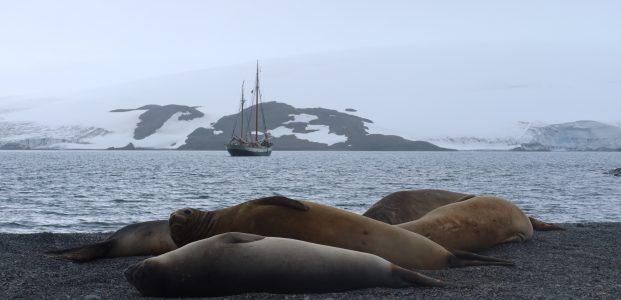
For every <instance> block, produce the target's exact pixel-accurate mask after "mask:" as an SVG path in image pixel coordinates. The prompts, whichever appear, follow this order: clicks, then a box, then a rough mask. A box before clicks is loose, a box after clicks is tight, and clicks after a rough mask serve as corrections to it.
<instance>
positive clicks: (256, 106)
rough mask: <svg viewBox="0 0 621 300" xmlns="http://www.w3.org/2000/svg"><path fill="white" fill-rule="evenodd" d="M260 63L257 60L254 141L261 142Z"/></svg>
mask: <svg viewBox="0 0 621 300" xmlns="http://www.w3.org/2000/svg"><path fill="white" fill-rule="evenodd" d="M259 93H260V91H259V61H258V60H257V77H256V81H255V87H254V97H255V99H256V104H255V107H254V111H255V127H254V140H255V141H259Z"/></svg>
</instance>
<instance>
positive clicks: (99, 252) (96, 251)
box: [45, 240, 114, 262]
mask: <svg viewBox="0 0 621 300" xmlns="http://www.w3.org/2000/svg"><path fill="white" fill-rule="evenodd" d="M113 243H114V240H108V241H103V242H99V243H94V244H90V245H86V246H80V247H74V248H67V249H60V250H52V251H47V252H45V254H46V255H47V257H49V258H53V259H59V260H67V261H73V262H87V261H91V260H95V259H98V258H102V257H105V256H106V255H107V254H108V252H109V251H110V248H111V247H112V244H113Z"/></svg>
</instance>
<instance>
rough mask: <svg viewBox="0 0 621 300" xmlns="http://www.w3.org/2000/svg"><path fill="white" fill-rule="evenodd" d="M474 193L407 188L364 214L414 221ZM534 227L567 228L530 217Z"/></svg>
mask: <svg viewBox="0 0 621 300" xmlns="http://www.w3.org/2000/svg"><path fill="white" fill-rule="evenodd" d="M472 197H474V195H468V194H462V193H455V192H450V191H445V190H433V189H425V190H407V191H399V192H394V193H391V194H389V195H387V196H386V197H384V198H382V199H381V200H380V201H378V202H376V203H375V204H373V206H371V208H369V210H367V211H366V212H365V213H364V214H363V216H366V217H369V218H371V219H375V220H378V221H382V222H384V223H388V224H401V223H405V222H410V221H414V220H416V219H418V218H420V217H422V216H424V215H425V214H426V213H428V212H430V211H432V210H434V209H436V208H438V207H440V206H443V205H447V204H451V203H455V202H459V201H463V200H467V199H470V198H472ZM529 219H530V222H531V224H532V225H533V229H535V230H540V231H549V230H565V229H564V228H562V227H559V226H556V225H554V224H549V223H545V222H543V221H540V220H537V219H535V218H532V217H529Z"/></svg>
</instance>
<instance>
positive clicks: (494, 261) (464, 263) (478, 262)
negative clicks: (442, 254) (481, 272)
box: [449, 250, 515, 268]
mask: <svg viewBox="0 0 621 300" xmlns="http://www.w3.org/2000/svg"><path fill="white" fill-rule="evenodd" d="M449 251H450V252H451V253H453V255H454V256H453V257H451V259H450V260H449V267H451V268H463V267H470V266H509V267H510V266H515V263H514V262H512V261H509V260H505V259H501V258H496V257H491V256H485V255H479V254H475V253H472V252H468V251H462V250H449Z"/></svg>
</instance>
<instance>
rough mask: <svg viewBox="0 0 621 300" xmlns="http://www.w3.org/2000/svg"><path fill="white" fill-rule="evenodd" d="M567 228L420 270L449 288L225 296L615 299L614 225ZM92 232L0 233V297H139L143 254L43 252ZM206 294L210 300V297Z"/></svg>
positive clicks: (619, 247) (618, 269) (89, 238)
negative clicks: (57, 255)
mask: <svg viewBox="0 0 621 300" xmlns="http://www.w3.org/2000/svg"><path fill="white" fill-rule="evenodd" d="M562 226H564V227H566V228H567V229H568V230H567V231H552V232H535V236H534V238H533V240H531V241H529V242H527V243H522V244H506V245H500V246H497V247H496V248H494V249H491V250H488V251H485V252H483V254H485V255H492V256H497V257H501V258H506V259H510V260H512V261H514V262H515V263H516V266H515V267H495V266H492V267H490V266H487V267H469V268H463V269H451V270H441V271H421V273H424V274H427V275H429V276H432V277H435V278H439V279H442V280H444V281H446V282H449V283H452V284H455V286H451V287H445V288H420V287H415V288H405V289H385V288H374V289H365V290H357V291H351V292H346V293H330V294H304V295H274V294H243V295H237V296H232V297H227V298H229V299H248V298H252V299H256V298H260V299H268V298H270V299H271V298H289V299H328V298H332V299H343V298H347V299H361V298H364V299H368V298H417V299H437V298H443V299H444V298H451V299H506V298H512V299H515V298H531V299H532V298H538V299H539V298H545V299H570V298H583V299H618V298H620V297H621V279H620V278H619V275H620V274H621V259H620V258H619V255H620V254H621V235H620V232H621V223H583V224H562ZM107 235H108V234H107V233H95V234H52V233H37V234H0V262H1V267H0V299H146V298H145V297H142V296H141V295H140V293H138V291H136V290H135V289H134V288H133V287H132V286H130V285H129V283H128V282H127V281H126V280H125V277H124V276H123V271H124V270H125V268H127V266H129V265H131V264H133V263H135V262H138V261H140V260H142V259H144V258H145V257H125V258H115V259H102V260H98V261H94V262H90V263H81V264H78V263H70V262H64V261H57V260H52V259H48V258H46V257H45V256H44V252H45V251H47V250H51V249H58V248H65V247H71V246H78V245H82V244H85V243H91V242H95V241H98V240H101V239H103V238H105V237H106V236H107ZM212 299H213V298H212Z"/></svg>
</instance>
